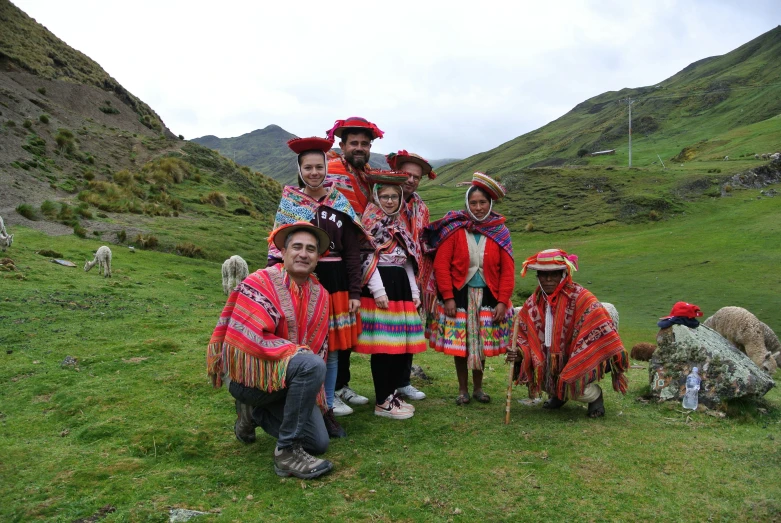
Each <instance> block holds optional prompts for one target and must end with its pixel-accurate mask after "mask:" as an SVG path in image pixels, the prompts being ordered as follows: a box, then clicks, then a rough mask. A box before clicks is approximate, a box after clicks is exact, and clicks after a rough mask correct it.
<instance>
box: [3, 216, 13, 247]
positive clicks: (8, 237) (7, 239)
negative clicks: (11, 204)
mask: <svg viewBox="0 0 781 523" xmlns="http://www.w3.org/2000/svg"><path fill="white" fill-rule="evenodd" d="M13 242H14V235H13V234H8V231H6V230H5V223H3V217H2V216H0V248H2V249H3V251H4V252H5V250H6V248H8V247H10V246H11V244H12V243H13Z"/></svg>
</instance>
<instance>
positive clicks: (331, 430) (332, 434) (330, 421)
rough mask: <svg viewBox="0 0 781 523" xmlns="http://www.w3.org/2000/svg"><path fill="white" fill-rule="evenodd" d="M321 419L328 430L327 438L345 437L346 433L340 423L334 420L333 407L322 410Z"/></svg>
mask: <svg viewBox="0 0 781 523" xmlns="http://www.w3.org/2000/svg"><path fill="white" fill-rule="evenodd" d="M323 421H324V422H325V428H326V430H328V437H329V438H346V437H347V433H346V432H345V431H344V429H343V428H342V426H341V425H339V423H338V422H337V421H336V418H335V417H334V409H328V410H327V411H325V412H323Z"/></svg>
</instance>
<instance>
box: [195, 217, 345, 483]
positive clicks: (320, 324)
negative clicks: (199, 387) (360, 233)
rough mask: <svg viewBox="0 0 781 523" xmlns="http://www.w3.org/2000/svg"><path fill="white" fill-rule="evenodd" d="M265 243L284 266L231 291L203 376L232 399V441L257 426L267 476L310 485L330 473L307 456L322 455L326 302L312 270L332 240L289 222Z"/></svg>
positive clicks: (247, 439)
mask: <svg viewBox="0 0 781 523" xmlns="http://www.w3.org/2000/svg"><path fill="white" fill-rule="evenodd" d="M269 240H270V241H271V243H273V244H274V245H275V246H276V247H277V248H278V249H279V250H280V251H281V253H282V261H283V263H281V264H278V265H274V266H272V267H269V268H267V269H261V270H259V271H255V272H254V273H252V274H250V275H249V276H248V277H247V278H245V279H244V281H242V282H241V283H240V284H239V285H237V286H236V288H235V289H234V290H233V292H231V294H230V296H229V297H228V301H227V303H226V304H225V308H224V309H223V311H222V314H221V315H220V319H219V321H218V323H217V327H216V328H215V329H214V333H213V334H212V338H211V341H209V347H208V349H207V353H206V364H207V372H208V374H209V377H210V378H211V380H212V384H213V385H214V386H215V387H220V386H222V384H223V383H224V382H226V383H228V384H229V385H228V390H229V391H230V393H231V395H232V396H233V397H234V398H235V399H236V413H237V414H238V419H237V420H236V423H235V425H234V432H235V434H236V438H237V439H238V440H239V441H241V442H243V443H253V442H254V441H255V427H258V426H259V427H261V428H262V429H263V430H264V431H265V432H267V433H268V434H270V435H272V436H274V437H275V438H277V446H276V449H275V450H274V471H275V472H276V473H277V474H278V475H279V476H296V477H298V478H302V479H310V478H315V477H317V476H320V475H322V474H325V473H327V472H329V471H330V470H331V469H332V468H333V466H332V464H331V462H329V461H326V460H324V459H318V458H315V457H314V456H312V455H311V454H322V453H324V452H325V451H326V450H327V449H328V431H327V430H326V427H325V422H324V421H323V415H322V413H321V412H322V411H323V410H324V408H325V393H324V390H323V380H324V379H325V358H326V357H327V354H328V310H329V309H328V303H329V296H328V292H327V291H326V290H325V288H324V287H323V286H322V285H320V283H319V282H318V281H317V278H315V277H314V275H312V271H314V269H315V266H316V265H317V261H318V258H319V257H320V256H321V255H322V254H323V253H324V252H326V251H327V250H328V247H329V245H330V243H331V239H330V237H329V236H328V234H327V233H326V232H325V231H324V230H322V229H319V228H317V227H315V226H314V225H312V224H311V223H308V222H294V223H291V224H287V225H283V226H281V227H279V228H277V229H276V230H274V231H273V232H272V233H271V237H270V238H269Z"/></svg>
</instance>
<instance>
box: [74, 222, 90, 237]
mask: <svg viewBox="0 0 781 523" xmlns="http://www.w3.org/2000/svg"><path fill="white" fill-rule="evenodd" d="M73 234H75V235H76V236H78V237H79V238H86V237H87V229H85V228H84V227H82V226H81V225H80V224H78V223H77V224H76V225H74V226H73Z"/></svg>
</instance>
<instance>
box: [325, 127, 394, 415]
mask: <svg viewBox="0 0 781 523" xmlns="http://www.w3.org/2000/svg"><path fill="white" fill-rule="evenodd" d="M382 136H383V132H382V131H381V130H380V129H379V127H377V126H376V125H374V124H373V123H371V122H369V121H368V120H366V119H365V118H360V117H357V116H352V117H350V118H347V119H346V120H337V121H336V122H334V126H333V127H332V128H331V129H330V130H329V131H328V138H329V139H334V137H337V138H339V140H340V141H339V147H340V148H341V149H342V154H341V155H339V156H337V157H335V158H331V159H330V160H329V161H328V171H327V173H328V174H327V175H326V182H333V183H334V186H335V187H336V189H337V190H339V192H341V193H342V194H344V196H345V197H346V198H347V200H348V201H349V202H350V205H351V206H352V208H353V210H354V211H355V213H356V214H357V215H358V217H359V218H360V216H361V215H362V214H363V211H364V210H365V209H366V204H367V203H368V202H369V201H371V183H370V181H369V178H368V176H367V174H366V173H367V171H368V169H369V156H370V154H371V148H372V142H373V141H374V140H375V139H377V138H382ZM351 353H352V347H350V348H346V349H343V350H340V351H339V370H338V372H337V375H336V391H335V397H334V414H335V415H336V416H347V415H348V414H352V412H353V409H352V408H351V407H350V406H349V405H347V403H351V404H353V405H366V404H367V403H369V398H367V397H365V396H361V395H360V394H358V393H357V392H355V391H354V390H352V389H351V388H350V386H349V383H350V354H351Z"/></svg>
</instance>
